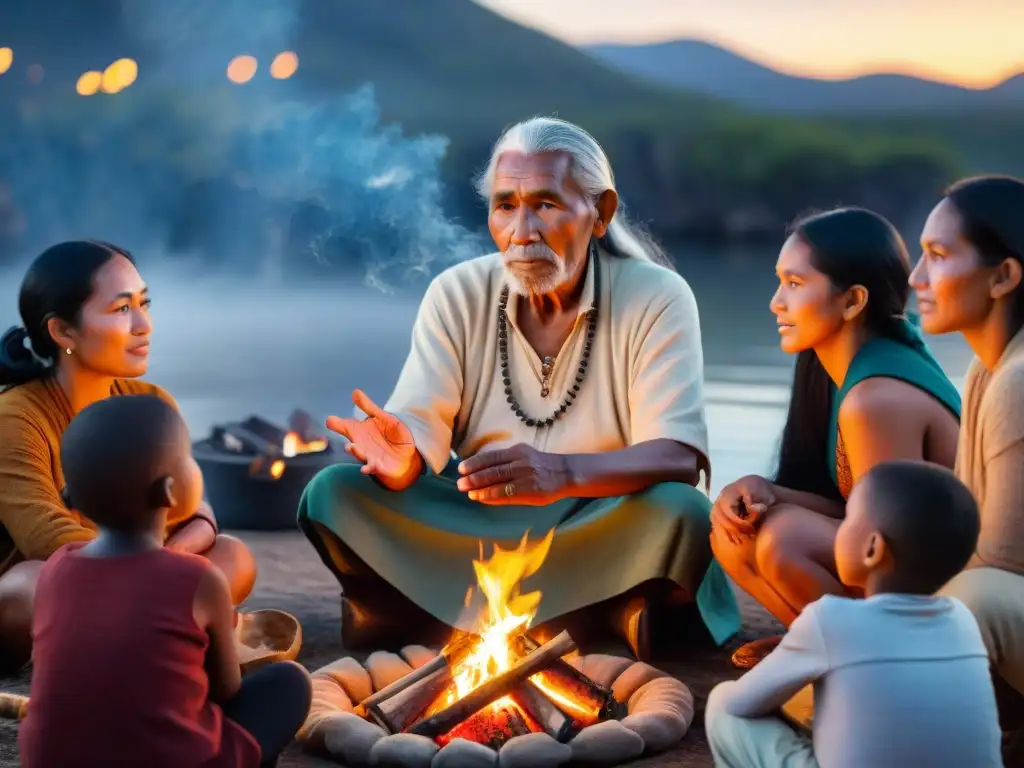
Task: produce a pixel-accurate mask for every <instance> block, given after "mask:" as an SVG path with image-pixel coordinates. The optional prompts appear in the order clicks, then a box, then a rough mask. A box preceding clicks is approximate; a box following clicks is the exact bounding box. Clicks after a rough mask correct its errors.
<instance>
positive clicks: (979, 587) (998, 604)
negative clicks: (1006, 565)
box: [939, 568, 1019, 654]
mask: <svg viewBox="0 0 1024 768" xmlns="http://www.w3.org/2000/svg"><path fill="white" fill-rule="evenodd" d="M1001 576H1002V574H1001V573H999V572H998V570H997V569H995V568H970V569H968V570H966V571H961V572H960V573H958V574H957V575H956V576H954V577H953V578H952V579H951V580H950V581H949V582H948V583H947V584H946V585H945V586H944V587H943V588H942V589H940V590H939V594H940V595H942V596H944V597H955V598H956V599H957V600H959V601H960V602H962V603H963V604H964V605H966V606H967V608H968V609H969V610H970V612H971V613H972V614H974V618H975V620H976V621H977V622H978V628H979V629H980V630H981V636H982V639H983V640H984V641H985V646H986V647H987V648H988V651H989V654H998V651H999V648H998V647H997V646H999V645H1001V643H1000V639H1004V640H1005V639H1008V637H1010V636H1012V635H1016V634H1018V633H1017V632H1015V631H1013V630H1012V629H1010V628H1009V627H1008V626H1006V625H1007V624H1008V623H1012V619H1011V617H1012V616H1013V614H1014V613H1016V612H1015V611H1014V610H1013V607H1014V605H1015V604H1016V600H1017V598H1016V595H1012V596H1009V597H1010V600H1009V601H1008V600H1007V597H1008V595H1007V590H1006V585H1005V584H1004V583H1002V581H1003V580H1002V579H1001V578H1000V577H1001ZM1008 603H1009V604H1008ZM1018 615H1019V613H1018Z"/></svg>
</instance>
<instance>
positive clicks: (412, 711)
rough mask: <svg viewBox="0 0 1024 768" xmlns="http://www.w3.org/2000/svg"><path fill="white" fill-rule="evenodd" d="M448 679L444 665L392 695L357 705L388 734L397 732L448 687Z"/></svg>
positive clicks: (446, 668)
mask: <svg viewBox="0 0 1024 768" xmlns="http://www.w3.org/2000/svg"><path fill="white" fill-rule="evenodd" d="M407 677H412V675H407ZM398 682H401V680H399V681H398ZM451 682H452V671H451V668H449V667H448V665H447V664H446V665H444V666H442V667H440V668H439V669H435V670H434V671H433V672H432V673H431V674H429V675H427V676H426V677H422V678H420V679H419V680H417V681H416V682H415V683H413V684H412V685H410V686H408V687H405V688H402V690H400V691H397V692H396V693H394V694H393V695H391V696H389V697H387V698H385V699H383V700H381V701H374V702H368V703H365V704H361V705H360V707H359V708H360V709H361V710H363V711H365V713H366V714H367V715H369V716H370V717H371V718H372V719H373V720H375V721H376V723H377V725H379V726H380V727H381V728H383V729H384V730H385V731H387V732H388V733H401V732H402V731H404V730H405V729H406V728H407V727H408V726H410V725H411V724H412V723H414V722H416V721H417V720H418V719H419V717H420V715H422V714H423V712H424V711H426V709H427V707H428V706H430V704H431V702H433V701H434V700H435V699H437V697H438V696H439V695H440V694H441V693H443V692H444V691H446V690H448V686H449V685H451ZM360 714H361V713H360Z"/></svg>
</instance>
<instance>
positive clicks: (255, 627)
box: [235, 609, 302, 674]
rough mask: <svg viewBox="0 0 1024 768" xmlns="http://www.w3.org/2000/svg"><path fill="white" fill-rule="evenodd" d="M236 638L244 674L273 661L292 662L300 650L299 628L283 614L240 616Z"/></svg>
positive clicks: (299, 626) (265, 613)
mask: <svg viewBox="0 0 1024 768" xmlns="http://www.w3.org/2000/svg"><path fill="white" fill-rule="evenodd" d="M235 638H236V639H237V640H238V657H239V661H240V662H241V664H242V673H243V674H245V673H246V672H252V671H253V670H255V669H259V668H260V667H262V666H264V665H266V664H269V663H271V662H273V661H295V658H296V657H297V656H298V655H299V649H301V648H302V625H301V624H299V620H298V619H297V618H295V617H294V616H292V615H291V614H290V613H287V612H285V611H278V610H274V609H265V610H260V611H250V612H248V613H242V614H240V615H239V617H238V625H237V626H236V627H235Z"/></svg>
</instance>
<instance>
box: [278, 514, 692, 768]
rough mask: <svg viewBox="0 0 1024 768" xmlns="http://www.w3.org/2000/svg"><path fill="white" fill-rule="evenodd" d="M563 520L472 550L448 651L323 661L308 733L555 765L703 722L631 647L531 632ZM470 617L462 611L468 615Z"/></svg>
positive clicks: (457, 757) (546, 767) (375, 747)
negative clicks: (627, 654)
mask: <svg viewBox="0 0 1024 768" xmlns="http://www.w3.org/2000/svg"><path fill="white" fill-rule="evenodd" d="M553 538H554V531H551V532H549V533H548V534H547V535H546V536H544V537H543V538H542V539H541V540H540V541H537V542H534V543H530V542H529V540H528V538H527V537H526V536H524V537H523V539H522V541H520V542H519V545H518V546H516V547H514V548H512V549H510V550H505V549H502V548H501V547H499V546H495V547H494V553H493V555H492V556H491V557H490V558H487V559H485V558H484V553H483V547H482V545H481V552H480V556H479V557H478V558H477V559H475V560H474V561H473V568H474V571H475V572H476V582H477V583H476V586H475V587H472V588H470V590H469V591H468V592H467V594H466V609H467V613H466V615H467V616H470V617H475V621H471V622H467V626H468V629H465V630H461V629H460V630H456V631H455V632H454V634H453V636H452V637H451V638H450V640H449V642H448V644H447V645H446V646H445V647H444V648H443V649H441V651H440V653H438V652H437V651H431V650H430V649H428V648H425V647H423V646H419V645H410V646H406V647H405V648H403V649H401V651H400V653H399V654H395V653H390V652H387V651H377V652H375V653H371V654H370V655H369V657H367V659H366V660H365V662H360V661H357V660H356V659H354V658H352V657H343V658H341V659H338V660H337V661H334V662H332V663H330V664H327V665H326V666H324V667H321V668H320V669H318V670H316V671H315V672H313V704H312V707H311V709H310V713H309V716H308V717H307V719H306V722H305V723H304V724H303V726H302V728H301V729H300V731H299V733H298V736H297V738H298V740H299V741H300V742H301V743H302V744H303V745H304V747H305V748H306V749H307V750H310V751H312V752H317V753H320V754H327V755H329V756H330V757H332V758H334V759H335V760H337V761H338V762H340V763H342V764H343V765H350V766H360V767H362V766H367V767H368V766H384V767H385V768H465V767H466V766H481V767H482V768H483V767H486V766H500V768H555V767H556V766H560V765H563V764H565V763H568V762H570V761H571V762H573V763H584V764H589V765H608V766H611V765H619V764H622V763H626V762H629V761H631V760H634V759H636V758H638V757H640V756H641V755H643V754H645V753H647V754H651V753H656V752H662V751H664V750H667V749H669V748H671V747H672V746H673V745H675V744H677V743H678V742H679V741H680V740H681V739H682V738H683V736H684V735H685V734H686V732H687V730H688V729H689V727H690V723H691V722H692V721H693V714H694V704H693V696H692V694H691V693H690V691H689V689H688V688H687V687H686V685H684V684H683V683H682V682H681V681H679V680H677V679H675V678H674V677H671V676H669V675H668V674H666V673H665V672H662V671H660V670H658V669H656V668H654V667H652V666H650V665H649V664H645V663H643V662H639V661H633V660H632V659H628V658H623V657H619V656H608V655H603V654H590V655H583V656H581V655H579V654H578V653H577V652H576V651H577V648H576V643H575V642H574V641H573V639H572V637H571V636H570V635H569V633H568V632H562V633H561V634H559V635H557V636H556V637H554V638H553V639H551V640H548V641H547V642H542V641H541V638H539V637H536V636H535V635H534V634H532V633H531V628H530V625H531V622H532V621H533V618H534V616H536V614H537V609H538V607H539V605H540V601H541V594H540V592H538V591H533V592H523V591H522V590H521V586H522V584H523V582H524V581H525V580H526V579H528V578H529V577H530V576H532V575H533V574H535V573H536V572H537V571H538V570H539V569H540V567H541V566H542V564H543V562H544V559H545V557H546V556H547V554H548V551H549V550H550V548H551V542H552V539H553ZM460 624H461V622H460Z"/></svg>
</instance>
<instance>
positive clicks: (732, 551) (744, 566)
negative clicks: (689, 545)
mask: <svg viewBox="0 0 1024 768" xmlns="http://www.w3.org/2000/svg"><path fill="white" fill-rule="evenodd" d="M756 542H757V540H756V539H755V538H752V537H749V536H744V537H742V538H740V539H738V540H736V541H733V540H732V539H730V538H729V536H728V535H727V534H726V533H725V531H724V530H722V528H720V527H716V528H713V529H712V530H711V552H712V554H714V556H715V560H717V561H718V564H719V565H720V566H722V570H724V571H725V572H726V573H727V574H729V575H730V576H731V577H732V578H733V579H735V580H737V581H742V580H743V579H744V578H745V577H746V575H747V574H749V573H750V571H751V569H753V568H754V567H755V565H756V563H755V560H754V551H755V549H756V546H757V543H756Z"/></svg>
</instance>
